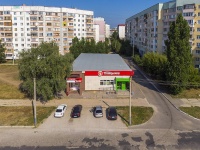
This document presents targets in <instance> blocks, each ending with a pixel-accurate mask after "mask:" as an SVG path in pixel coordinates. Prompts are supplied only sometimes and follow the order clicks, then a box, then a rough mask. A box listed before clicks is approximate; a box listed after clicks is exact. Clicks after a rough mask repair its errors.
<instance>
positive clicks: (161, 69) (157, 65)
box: [142, 52, 167, 79]
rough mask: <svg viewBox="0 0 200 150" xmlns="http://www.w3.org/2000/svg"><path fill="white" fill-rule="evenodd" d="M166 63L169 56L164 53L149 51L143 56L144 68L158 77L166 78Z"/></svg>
mask: <svg viewBox="0 0 200 150" xmlns="http://www.w3.org/2000/svg"><path fill="white" fill-rule="evenodd" d="M166 63H167V57H166V56H165V55H162V54H158V53H151V52H148V53H146V54H144V56H143V57H142V64H143V68H144V70H145V71H146V72H147V73H149V74H151V75H152V76H154V77H156V78H157V79H165V68H166Z"/></svg>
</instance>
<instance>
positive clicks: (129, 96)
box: [129, 76, 132, 125]
mask: <svg viewBox="0 0 200 150" xmlns="http://www.w3.org/2000/svg"><path fill="white" fill-rule="evenodd" d="M131 80H132V79H131V76H130V85H129V89H130V92H129V94H130V95H129V125H131Z"/></svg>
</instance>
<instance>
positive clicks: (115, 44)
mask: <svg viewBox="0 0 200 150" xmlns="http://www.w3.org/2000/svg"><path fill="white" fill-rule="evenodd" d="M110 40H111V48H112V51H114V52H116V53H119V51H120V49H121V43H120V39H119V35H118V33H117V32H116V31H115V32H113V34H112V35H111V38H110Z"/></svg>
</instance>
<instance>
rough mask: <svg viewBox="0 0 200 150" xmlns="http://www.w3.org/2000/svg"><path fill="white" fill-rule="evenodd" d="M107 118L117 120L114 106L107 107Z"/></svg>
mask: <svg viewBox="0 0 200 150" xmlns="http://www.w3.org/2000/svg"><path fill="white" fill-rule="evenodd" d="M107 118H108V119H109V120H117V110H116V108H115V107H109V108H108V109H107Z"/></svg>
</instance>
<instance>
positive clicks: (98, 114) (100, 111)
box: [93, 106, 103, 118]
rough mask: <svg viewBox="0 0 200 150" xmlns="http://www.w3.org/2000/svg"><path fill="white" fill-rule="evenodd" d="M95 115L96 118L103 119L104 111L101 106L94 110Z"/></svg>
mask: <svg viewBox="0 0 200 150" xmlns="http://www.w3.org/2000/svg"><path fill="white" fill-rule="evenodd" d="M93 115H94V117H96V118H99V117H103V109H102V107H101V106H95V107H94V108H93Z"/></svg>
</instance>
